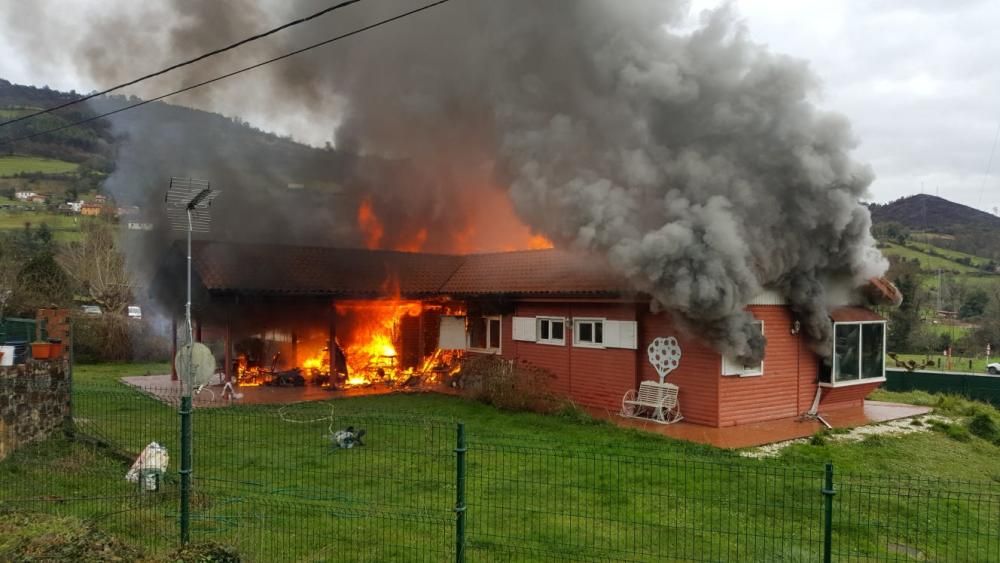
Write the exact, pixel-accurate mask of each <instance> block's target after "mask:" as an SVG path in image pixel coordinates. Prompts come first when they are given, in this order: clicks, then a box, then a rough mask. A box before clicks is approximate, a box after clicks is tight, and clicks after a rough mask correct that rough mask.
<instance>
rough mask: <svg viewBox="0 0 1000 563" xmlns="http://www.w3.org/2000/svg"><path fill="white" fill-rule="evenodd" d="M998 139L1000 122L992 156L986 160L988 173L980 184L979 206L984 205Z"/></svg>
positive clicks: (991, 150) (999, 136) (994, 138)
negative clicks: (987, 182)
mask: <svg viewBox="0 0 1000 563" xmlns="http://www.w3.org/2000/svg"><path fill="white" fill-rule="evenodd" d="M997 141H1000V123H998V124H997V133H996V136H994V137H993V148H991V149H990V158H989V160H988V161H987V162H986V173H985V174H983V183H982V185H980V186H979V203H978V204H977V207H982V206H983V194H985V193H986V181H987V180H989V178H990V169H991V168H993V156H994V155H995V154H996V152H997Z"/></svg>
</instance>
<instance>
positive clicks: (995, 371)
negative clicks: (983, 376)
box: [986, 362, 1000, 375]
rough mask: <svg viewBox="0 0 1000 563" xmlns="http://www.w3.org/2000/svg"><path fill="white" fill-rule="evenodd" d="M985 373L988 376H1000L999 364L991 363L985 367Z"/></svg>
mask: <svg viewBox="0 0 1000 563" xmlns="http://www.w3.org/2000/svg"><path fill="white" fill-rule="evenodd" d="M986 371H987V372H988V373H989V374H990V375H1000V362H993V363H992V364H990V365H988V366H986Z"/></svg>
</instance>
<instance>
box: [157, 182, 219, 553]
mask: <svg viewBox="0 0 1000 563" xmlns="http://www.w3.org/2000/svg"><path fill="white" fill-rule="evenodd" d="M218 196H219V192H218V191H212V187H211V186H210V185H209V183H208V181H207V180H195V179H193V178H171V179H170V187H169V188H168V189H167V195H166V198H165V200H166V203H167V218H168V219H169V221H170V226H171V228H172V229H174V230H177V231H187V303H186V304H185V306H184V320H185V323H186V324H187V343H186V344H187V345H186V346H184V347H183V348H182V349H181V350H180V351H179V352H178V354H177V358H175V359H174V362H175V365H178V366H180V367H181V369H179V370H178V371H179V372H180V376H181V406H180V409H179V411H178V414H180V418H181V469H180V472H179V473H180V475H181V495H180V496H181V514H180V523H181V543H184V544H186V543H187V542H188V539H189V538H190V533H191V531H190V521H191V517H190V515H191V473H192V471H193V469H192V467H191V459H192V457H193V455H192V454H193V453H194V448H193V446H192V443H193V438H192V434H193V430H192V428H191V410H192V406H191V390H192V388H193V383H194V381H195V380H198V381H202V379H204V381H205V382H207V381H208V380H207V378H203V377H202V374H203V373H204V371H205V368H206V367H207V366H208V363H207V360H206V359H205V355H206V353H207V355H208V357H209V358H210V359H211V363H212V364H213V371H214V363H215V358H214V357H212V355H211V354H212V353H211V351H209V350H208V348H207V347H206V346H205V345H203V344H197V345H196V344H195V342H194V326H193V324H192V323H191V235H192V234H193V233H195V232H199V233H207V232H208V231H209V228H210V226H211V215H210V214H209V208H210V207H211V206H212V201H214V200H215V198H216V197H218ZM199 347H200V348H199ZM202 348H203V349H202ZM196 350H197V351H196ZM196 362H197V366H196ZM202 364H204V366H203V365H202ZM196 372H197V373H196Z"/></svg>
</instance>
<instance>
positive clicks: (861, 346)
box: [820, 313, 886, 387]
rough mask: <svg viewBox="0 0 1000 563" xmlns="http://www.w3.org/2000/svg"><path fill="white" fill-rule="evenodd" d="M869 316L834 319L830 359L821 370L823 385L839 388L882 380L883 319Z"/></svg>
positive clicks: (884, 334)
mask: <svg viewBox="0 0 1000 563" xmlns="http://www.w3.org/2000/svg"><path fill="white" fill-rule="evenodd" d="M841 316H843V315H841ZM872 316H874V314H873V313H869V315H864V317H867V318H865V319H864V320H847V319H844V320H839V321H838V320H836V319H835V320H834V323H833V350H832V355H831V360H830V362H828V363H824V365H823V367H822V368H821V370H820V382H821V384H822V385H824V386H825V387H840V386H845V385H855V384H861V383H877V382H880V381H885V342H886V322H885V320H883V319H878V320H874V319H872V318H871V317H872Z"/></svg>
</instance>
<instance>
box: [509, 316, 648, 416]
mask: <svg viewBox="0 0 1000 563" xmlns="http://www.w3.org/2000/svg"><path fill="white" fill-rule="evenodd" d="M512 316H519V317H539V316H541V317H545V316H553V317H565V318H567V319H571V318H574V317H577V318H579V317H597V318H606V319H608V320H618V321H634V320H635V307H634V305H632V304H630V303H608V304H603V303H551V302H550V303H545V302H519V303H517V304H516V305H515V310H514V314H513V315H506V316H505V317H504V319H503V328H502V343H501V354H502V355H503V356H504V357H506V358H509V359H514V360H518V361H527V362H529V363H531V364H532V365H534V366H537V367H540V368H543V369H546V370H548V371H549V372H551V373H552V374H553V376H554V377H553V379H552V382H551V390H552V391H553V392H556V393H560V394H564V395H566V396H567V397H569V398H570V399H571V400H573V401H574V402H577V403H579V404H581V405H585V406H590V407H598V408H605V409H608V410H609V411H617V410H618V409H619V408H620V406H621V400H622V396H623V395H624V394H625V392H626V391H628V390H629V389H634V388H635V385H636V351H635V350H627V349H619V348H581V347H576V346H573V345H572V340H573V337H572V333H571V332H570V329H569V328H568V327H567V331H566V344H565V345H562V346H556V345H549V344H538V343H535V342H522V341H515V340H513V338H512V337H511V327H512V326H513V323H512Z"/></svg>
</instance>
